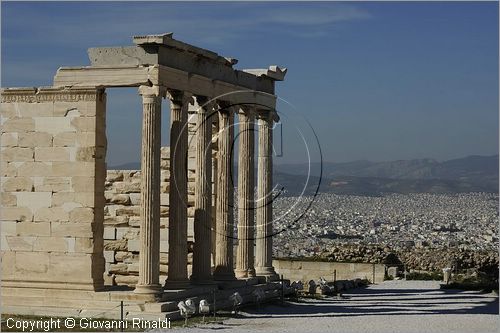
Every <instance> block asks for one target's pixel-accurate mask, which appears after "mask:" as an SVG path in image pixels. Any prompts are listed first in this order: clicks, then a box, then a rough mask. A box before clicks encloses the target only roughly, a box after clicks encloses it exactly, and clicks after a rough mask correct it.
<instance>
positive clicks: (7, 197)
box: [0, 192, 17, 207]
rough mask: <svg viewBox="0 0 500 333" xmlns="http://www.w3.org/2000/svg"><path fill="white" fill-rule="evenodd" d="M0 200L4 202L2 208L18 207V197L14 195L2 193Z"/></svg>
mask: <svg viewBox="0 0 500 333" xmlns="http://www.w3.org/2000/svg"><path fill="white" fill-rule="evenodd" d="M0 198H1V202H2V207H7V206H8V207H12V206H16V205H17V197H16V196H15V194H13V193H9V192H1V193H0Z"/></svg>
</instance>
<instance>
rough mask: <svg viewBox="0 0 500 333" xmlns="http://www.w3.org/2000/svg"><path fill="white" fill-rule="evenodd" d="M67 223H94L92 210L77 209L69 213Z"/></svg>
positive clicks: (87, 208) (85, 208)
mask: <svg viewBox="0 0 500 333" xmlns="http://www.w3.org/2000/svg"><path fill="white" fill-rule="evenodd" d="M69 221H70V222H72V223H92V222H94V209H93V208H89V207H77V208H74V209H73V210H72V211H71V212H70V213H69Z"/></svg>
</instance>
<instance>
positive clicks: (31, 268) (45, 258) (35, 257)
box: [15, 252, 49, 276]
mask: <svg viewBox="0 0 500 333" xmlns="http://www.w3.org/2000/svg"><path fill="white" fill-rule="evenodd" d="M48 268H49V254H48V253H44V252H17V253H16V257H15V272H16V273H17V274H21V275H24V274H27V275H28V276H29V275H30V274H37V273H38V274H39V273H42V274H43V273H47V271H48Z"/></svg>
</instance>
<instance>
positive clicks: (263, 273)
mask: <svg viewBox="0 0 500 333" xmlns="http://www.w3.org/2000/svg"><path fill="white" fill-rule="evenodd" d="M255 272H256V274H257V277H259V278H263V279H265V281H266V282H269V281H277V280H279V279H280V276H279V275H278V274H277V273H276V271H275V270H274V267H272V266H271V267H256V268H255Z"/></svg>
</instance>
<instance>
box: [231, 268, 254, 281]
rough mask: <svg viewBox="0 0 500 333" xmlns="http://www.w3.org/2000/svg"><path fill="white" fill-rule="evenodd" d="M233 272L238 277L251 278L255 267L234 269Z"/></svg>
mask: <svg viewBox="0 0 500 333" xmlns="http://www.w3.org/2000/svg"><path fill="white" fill-rule="evenodd" d="M234 274H235V275H236V278H238V279H245V278H251V277H255V276H256V275H255V269H253V268H250V269H236V270H235V271H234Z"/></svg>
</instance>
